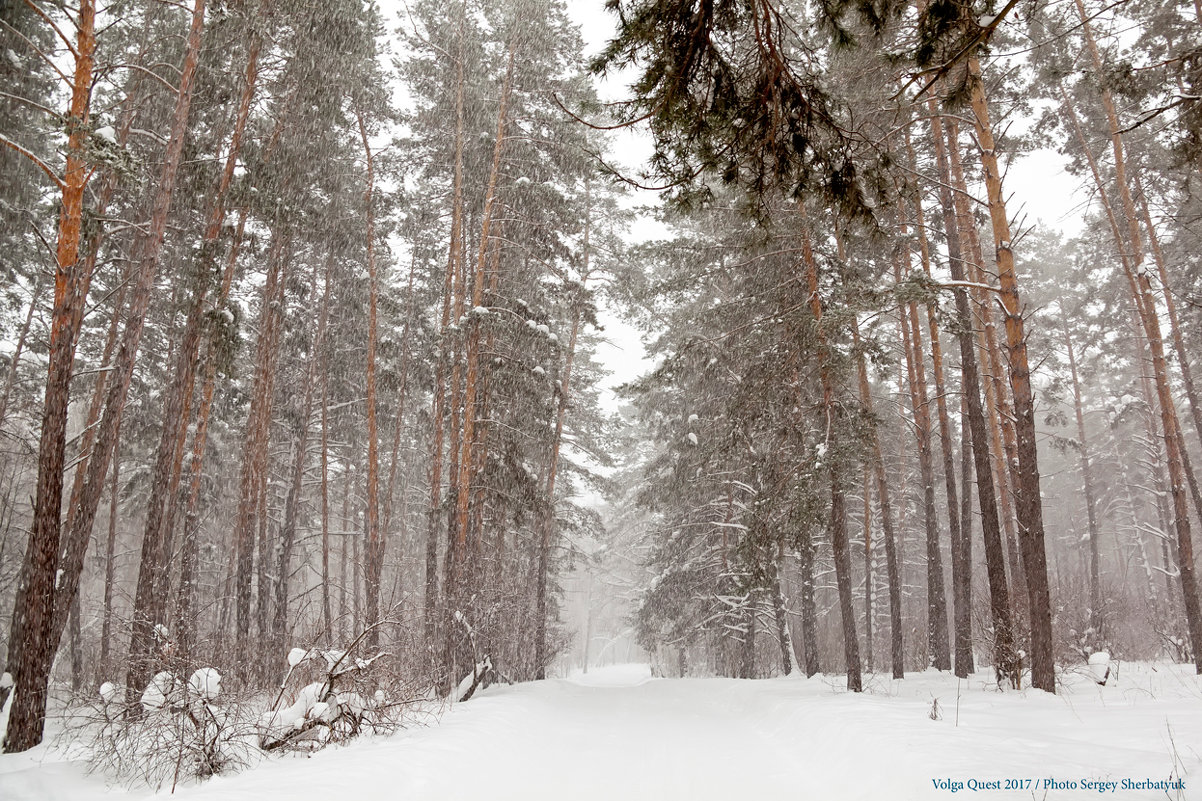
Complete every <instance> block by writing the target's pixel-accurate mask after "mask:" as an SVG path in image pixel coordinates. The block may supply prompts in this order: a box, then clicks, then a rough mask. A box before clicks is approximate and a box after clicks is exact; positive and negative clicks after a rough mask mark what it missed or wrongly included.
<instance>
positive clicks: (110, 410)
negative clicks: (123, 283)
mask: <svg viewBox="0 0 1202 801" xmlns="http://www.w3.org/2000/svg"><path fill="white" fill-rule="evenodd" d="M204 14H205V0H195V3H194V5H193V8H192V20H191V26H190V30H189V33H188V39H187V46H186V49H185V51H184V61H183V65H182V67H181V70H180V84H179V92H178V95H177V97H176V101H175V108H174V111H173V115H172V121H171V135H170V138H169V140H168V143H167V151H166V155H165V158H164V161H163V166H162V171H161V173H160V175H159V184H158V187H157V189H156V191H155V193H154V196H153V200H152V204H151V216H150V224H149V226H148V230H147V231H145V232H144V233H143V234H142V235H141V236H140V237H139V239H138V241H137V243H136V245H135V247H136V248H137V250H136V253H137V254H138V255H137V261H136V264H137V270H136V271H135V274H134V276H135V282H134V286H133V295H132V298H131V301H130V308H129V311H128V314H127V317H126V321H125V327H124V329H123V330H122V334H121V345H120V349H119V350H118V353H117V358H116V361H115V363H114V370H113V372H112V373H111V374H110V376H109V380H108V387H107V397H106V399H105V405H104V414H103V416H102V418H101V420H100V425H99V427H98V428H97V430H96V438H95V445H94V446H93V448H92V455H91V457H90V458H89V460H88V464H87V479H86V481H85V483H84V485H83V489H82V491H81V493H80V498H79V504H78V506H76V507H75V508H74V509H73V510H72V513H71V517H70V524H69V530H68V538H67V541H66V542H65V543H64V544H63V547H62V549H61V553H62V555H61V559H62V561H61V565H62V568H61V569H62V584H61V588H60V590H59V591H60V592H61V593H62V597H61V600H60V602H59V603H57V604H56V607H57V608H56V611H55V614H54V627H53V631H52V637H53V641H54V642H55V643H57V641H58V638H60V637H61V636H62V630H63V626H64V625H65V622H66V616H67V607H68V603H67V602H69V601H70V599H72V598H73V597H74V596H75V594H76V593H77V592H78V591H79V579H80V574H81V573H82V571H83V562H84V556H85V554H86V552H87V547H88V542H89V540H90V539H91V535H92V525H93V523H94V521H95V518H96V512H97V508H98V507H99V504H100V496H101V495H102V493H103V491H104V483H105V478H106V476H107V473H108V467H109V461H110V459H111V457H112V452H113V449H114V448H115V446H116V433H117V426H118V422H119V420H120V417H121V409H122V407H123V406H124V405H125V398H126V396H127V394H128V392H129V386H130V382H131V381H132V379H133V373H134V367H135V362H136V360H137V354H138V347H139V344H140V342H141V337H142V330H143V327H144V325H145V322H146V313H147V310H148V309H149V306H150V299H151V294H152V289H153V285H154V279H155V275H156V274H157V272H158V267H159V256H160V253H161V251H162V246H163V240H164V238H165V235H166V231H167V218H168V215H169V213H170V211H171V203H172V197H173V194H174V190H175V181H176V177H177V175H178V171H179V165H180V161H181V159H182V156H183V150H184V144H185V140H186V138H187V134H188V111H189V109H190V107H191V101H192V88H193V85H194V81H195V77H196V70H197V64H198V60H199V54H200V44H201V32H202V30H203V28H204ZM141 622H142V621H139V620H137V619H135V620H134V621H133V623H134V626H135V629H134V636H135V637H136V636H137V635H138V634H139V633H140V632H139V629H138V628H137V627H138V625H139V623H141ZM131 652H132V649H131ZM129 686H135V687H136V686H142V685H141V684H130V685H129Z"/></svg>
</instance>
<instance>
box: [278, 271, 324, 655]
mask: <svg viewBox="0 0 1202 801" xmlns="http://www.w3.org/2000/svg"><path fill="white" fill-rule="evenodd" d="M330 261H332V256H330V257H327V259H326V273H327V274H328V273H329V262H330ZM316 295H317V268H316V267H314V268H313V274H312V277H311V278H310V281H309V297H310V298H314V297H316ZM328 302H329V295H328V294H326V295H325V296H324V297H323V299H322V302H321V304H320V305H319V306H318V308H317V309H315V310H314V314H315V316H316V317H317V333H316V334H315V335H314V337H313V343H312V346H311V349H310V351H309V359H308V364H307V365H306V367H305V390H304V393H305V394H304V396H303V398H302V400H301V409H300V417H299V421H298V426H297V431H296V438H295V442H294V446H293V447H294V448H295V453H293V459H292V475H291V480H290V481H289V484H288V496H287V499H286V500H285V501H284V524H283V525H282V526H281V527H280V552H279V562H278V564H277V565H276V579H275V617H274V618H273V619H272V625H271V633H272V641H273V643H274V644H275V645H276V646H281V647H282V646H283V645H284V635H285V634H286V633H287V627H288V598H289V594H288V583H289V578H290V576H291V574H292V551H293V549H294V547H295V545H296V528H297V518H298V517H299V516H300V503H301V500H300V496H301V486H302V483H303V482H304V477H305V463H306V462H307V461H308V455H309V418H310V417H312V415H313V387H314V384H315V383H316V382H317V365H318V363H319V361H320V360H321V354H322V353H323V352H324V351H325V341H324V338H325V330H326V319H327V317H328V309H327V303H328Z"/></svg>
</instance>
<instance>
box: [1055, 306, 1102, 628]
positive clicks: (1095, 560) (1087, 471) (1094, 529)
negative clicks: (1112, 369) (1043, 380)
mask: <svg viewBox="0 0 1202 801" xmlns="http://www.w3.org/2000/svg"><path fill="white" fill-rule="evenodd" d="M1064 347H1065V349H1066V350H1067V352H1068V370H1069V377H1070V378H1071V379H1072V382H1073V412H1074V414H1075V415H1076V418H1077V443H1078V449H1079V454H1080V457H1081V478H1082V480H1083V481H1084V483H1085V517H1086V520H1087V521H1088V525H1089V627H1090V628H1091V629H1092V630H1093V637H1094V639H1095V641H1096V643H1095V644H1100V643H1101V642H1102V639H1103V637H1102V625H1103V623H1104V618H1103V616H1102V589H1101V583H1100V578H1099V570H1100V568H1099V562H1100V558H1099V554H1098V513H1097V501H1096V495H1095V492H1094V484H1093V468H1092V466H1091V464H1090V460H1089V438H1088V437H1087V436H1086V434H1085V412H1084V410H1083V408H1082V406H1081V383H1080V382H1079V381H1078V380H1077V358H1076V354H1075V352H1074V351H1073V340H1072V337H1071V336H1070V335H1069V332H1068V327H1067V326H1065V329H1064Z"/></svg>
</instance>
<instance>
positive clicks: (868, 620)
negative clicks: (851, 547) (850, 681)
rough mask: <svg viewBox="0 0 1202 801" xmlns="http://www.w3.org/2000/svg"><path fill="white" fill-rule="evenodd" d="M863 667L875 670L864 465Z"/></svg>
mask: <svg viewBox="0 0 1202 801" xmlns="http://www.w3.org/2000/svg"><path fill="white" fill-rule="evenodd" d="M863 487H864V490H863V492H864V519H863V524H864V525H863V527H864V667H865V668H867V669H868V672H869V673H872V672H874V671H875V670H876V660H875V658H874V656H873V653H872V651H873V647H872V609H873V600H874V597H873V581H872V465H870V464H865V465H864V482H863Z"/></svg>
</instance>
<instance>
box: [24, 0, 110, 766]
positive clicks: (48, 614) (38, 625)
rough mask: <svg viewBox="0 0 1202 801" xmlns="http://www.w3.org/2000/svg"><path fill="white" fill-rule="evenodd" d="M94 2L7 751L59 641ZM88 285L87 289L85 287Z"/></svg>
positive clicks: (68, 176) (33, 719)
mask: <svg viewBox="0 0 1202 801" xmlns="http://www.w3.org/2000/svg"><path fill="white" fill-rule="evenodd" d="M95 20H96V7H95V3H94V0H80V3H79V11H78V14H77V15H76V40H75V72H74V76H73V81H72V86H71V104H70V109H69V111H68V120H69V121H70V126H69V135H68V139H67V164H66V170H65V172H64V177H63V178H62V179H61V181H60V182H59V188H60V190H61V199H62V203H61V206H60V211H59V224H58V245H57V250H56V254H55V255H56V266H55V273H54V307H53V309H52V311H51V318H50V338H49V349H48V365H47V378H46V394H45V401H44V403H43V405H42V427H41V436H40V438H39V441H38V474H37V484H36V490H35V496H34V506H33V525H32V528H31V530H30V533H29V544H28V546H27V547H26V549H25V560H24V562H23V563H22V566H21V574H20V579H19V581H18V584H17V594H16V599H15V601H14V603H13V618H12V625H11V626H10V628H9V645H8V663H7V666H6V672H8V673H11V674H12V677H13V681H14V683H15V689H16V697H14V698H13V700H12V704H11V708H10V712H9V719H8V728H7V731H6V734H5V737H4V750H5V752H7V753H16V752H18V751H25V750H28V749H30V748H32V747H33V746H35V745H37V744H38V743H40V742H41V741H42V728H43V723H44V720H45V716H46V690H47V683H48V682H49V678H50V665H51V662H52V661H53V659H54V652H55V651H56V650H57V648H58V641H57V639H54V638H52V637H51V632H52V629H53V620H52V618H53V615H54V606H53V604H54V593H55V574H56V572H57V570H58V556H59V554H58V549H59V535H60V528H61V525H62V523H61V519H60V515H61V507H62V499H63V468H64V465H65V452H66V443H67V407H68V402H69V397H70V387H71V375H72V372H73V366H74V365H73V361H74V353H75V340H76V337H77V336H78V335H79V321H80V320H82V315H81V314H80V313H79V311H80V310H81V309H82V305H83V303H84V301H85V294H84V293H86V289H84V285H86V284H87V282H88V280H89V278H90V276H87V275H81V274H80V272H79V270H78V265H77V261H78V258H79V245H80V231H81V228H82V224H83V198H84V190H85V188H86V187H87V183H88V179H89V177H90V173H89V170H88V164H87V162H86V161H85V155H84V149H85V145H86V142H87V136H88V120H89V114H90V102H91V94H92V80H93V68H94V53H95V51H96V32H95ZM81 290H83V292H81Z"/></svg>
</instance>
